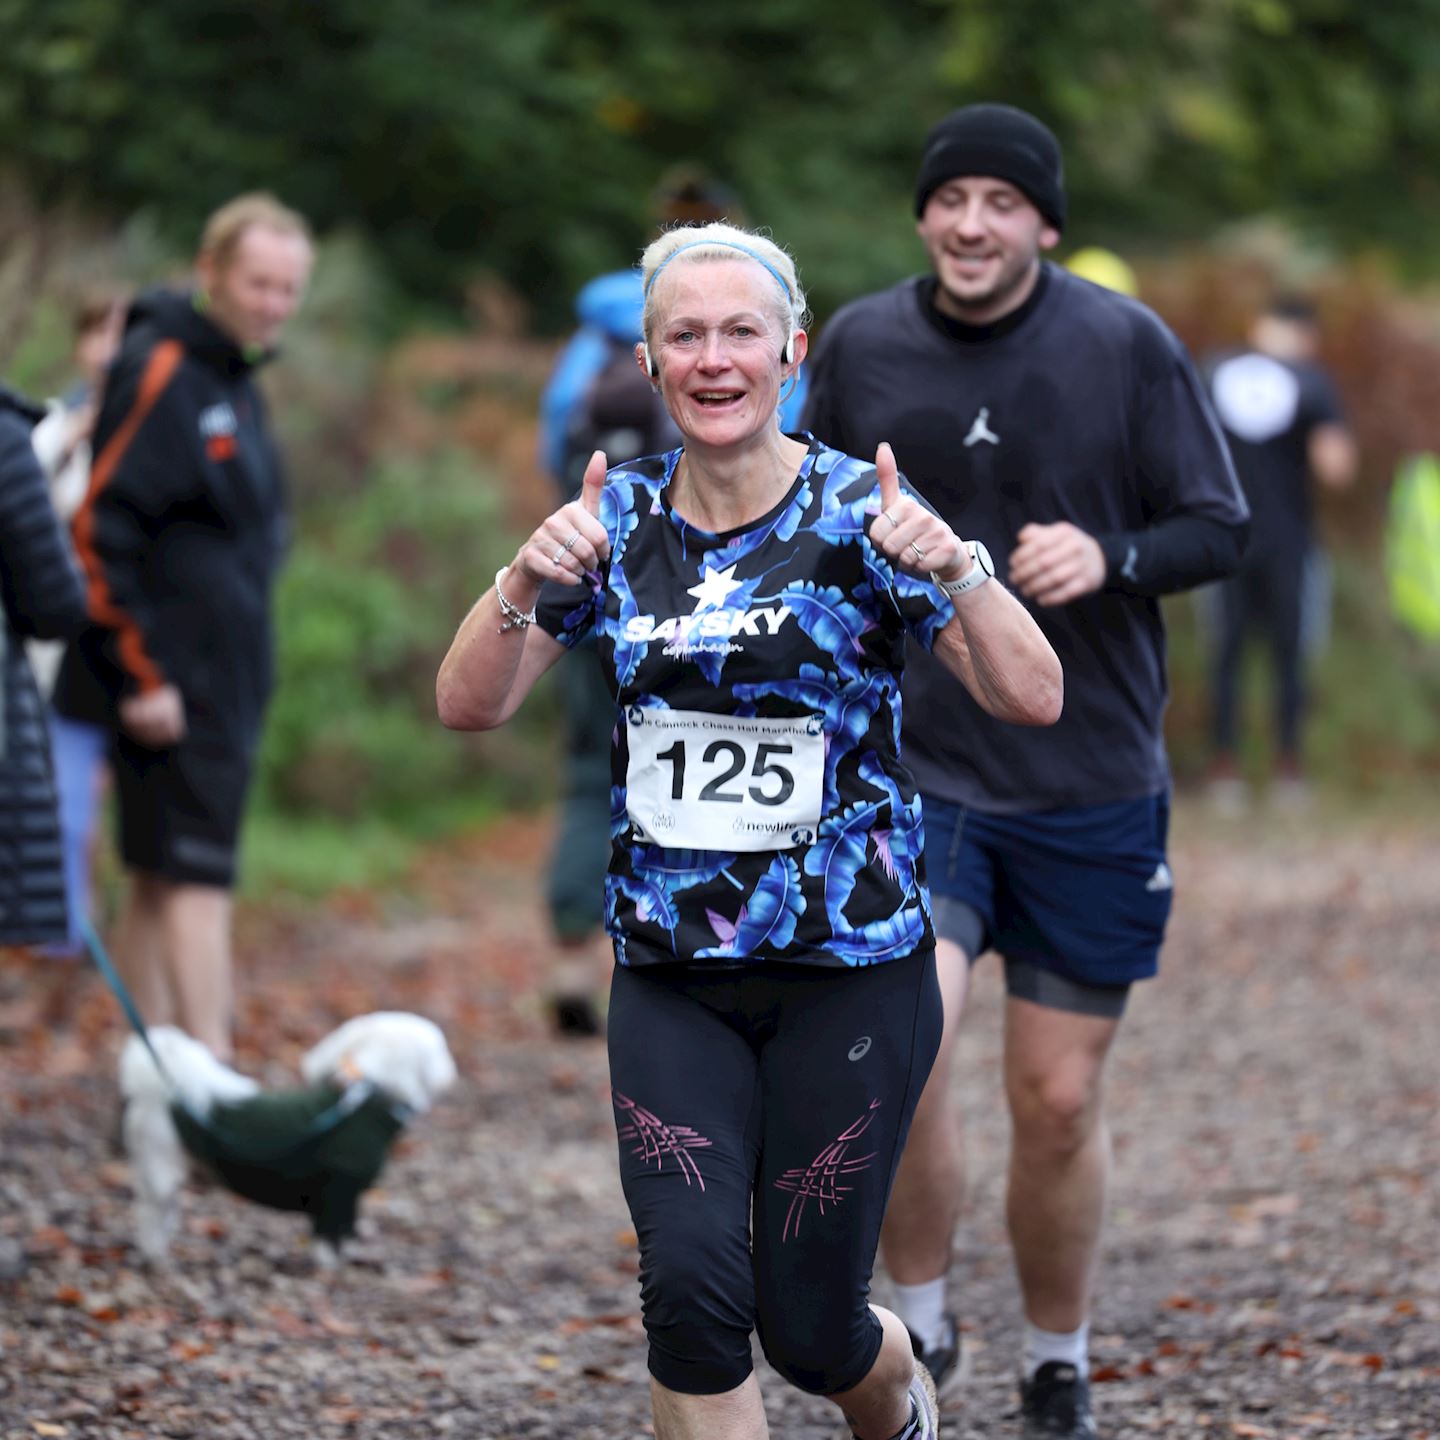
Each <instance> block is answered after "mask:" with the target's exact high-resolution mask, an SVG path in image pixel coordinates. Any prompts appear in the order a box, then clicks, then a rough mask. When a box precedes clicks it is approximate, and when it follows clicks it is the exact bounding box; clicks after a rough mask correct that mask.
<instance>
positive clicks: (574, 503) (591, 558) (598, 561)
mask: <svg viewBox="0 0 1440 1440" xmlns="http://www.w3.org/2000/svg"><path fill="white" fill-rule="evenodd" d="M606 469H607V466H606V463H605V452H604V451H603V450H597V451H596V452H595V453H594V454H593V455H592V456H591V457H590V463H589V464H588V465H587V466H586V467H585V478H584V480H583V482H582V483H581V486H580V495H579V497H578V498H577V499H575V500H571V501H570V502H569V503H568V504H565V505H562V506H561V507H560V508H559V509H558V510H557V511H556V512H555V513H554V514H553V515H551V516H550V518H549V519H548V520H546V521H545V523H544V524H543V525H541V526H540V527H539V529H537V530H536V531H535V533H534V534H533V535H532V536H531V537H530V538H529V539H528V540H527V541H526V542H525V544H524V545H523V546H522V547H521V550H520V553H519V554H518V555H517V556H516V557H515V562H514V565H513V566H512V567H511V568H512V569H518V570H523V571H524V572H525V574H526V575H527V576H529V577H530V579H532V580H533V581H534V582H535V583H536V585H543V584H544V583H545V581H547V580H559V581H560V582H561V583H562V584H565V585H578V584H580V582H581V581H582V580H583V579H584V578H585V576H586V574H587V573H588V572H590V571H594V570H598V569H599V568H600V566H601V565H602V564H603V563H604V562H605V561H606V560H608V559H609V558H610V536H609V534H608V532H607V531H606V529H605V527H604V525H602V524H601V523H600V496H601V495H602V493H603V492H604V490H605V471H606Z"/></svg>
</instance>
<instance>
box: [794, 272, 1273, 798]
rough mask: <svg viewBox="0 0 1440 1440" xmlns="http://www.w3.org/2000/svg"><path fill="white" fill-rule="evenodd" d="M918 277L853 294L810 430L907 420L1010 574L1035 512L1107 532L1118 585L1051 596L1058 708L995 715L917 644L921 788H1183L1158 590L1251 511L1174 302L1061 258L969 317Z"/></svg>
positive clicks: (913, 686) (862, 441) (913, 440)
mask: <svg viewBox="0 0 1440 1440" xmlns="http://www.w3.org/2000/svg"><path fill="white" fill-rule="evenodd" d="M934 284H935V282H934V280H933V279H929V278H926V279H914V280H909V281H906V282H904V283H903V284H900V285H897V286H895V287H894V288H892V289H890V290H886V291H882V292H881V293H879V294H876V295H870V296H867V297H865V298H864V299H861V300H857V301H855V302H854V303H853V304H851V305H848V306H846V307H845V308H844V309H843V310H841V311H840V313H839V314H838V315H836V316H835V318H834V319H833V320H832V321H831V322H830V324H829V325H828V326H827V327H826V329H825V332H824V335H823V336H822V337H821V342H820V345H819V347H818V354H817V356H816V360H815V363H814V365H813V366H812V370H811V391H810V401H809V404H808V406H807V408H806V412H805V423H806V425H807V427H808V428H809V429H812V430H813V431H814V432H815V434H816V435H817V436H818V437H819V438H820V439H821V440H824V441H825V442H826V443H828V444H831V445H835V446H837V447H838V448H840V449H842V450H846V451H848V452H849V453H850V454H852V455H863V456H871V455H874V453H875V447H876V446H877V445H878V444H879V443H880V442H881V441H882V440H888V441H889V442H890V443H891V445H892V446H893V447H894V449H895V455H896V458H897V460H898V461H899V464H900V467H901V469H902V470H903V471H904V472H905V474H906V476H907V478H908V479H909V480H910V482H911V483H912V484H913V485H914V486H915V487H916V489H917V490H918V491H919V492H920V493H921V494H923V495H924V496H925V497H926V498H927V499H928V500H929V501H930V502H931V503H932V504H934V506H935V508H936V509H937V510H939V511H940V513H941V514H943V515H944V516H945V518H946V519H947V520H948V521H949V522H950V523H951V525H953V526H954V527H955V529H956V531H957V532H958V533H959V534H960V535H962V536H963V537H964V538H966V539H976V540H981V541H983V542H984V543H985V545H986V547H987V548H988V549H989V551H990V553H991V555H992V556H993V558H994V560H995V566H996V574H997V575H998V576H999V577H1000V578H1001V579H1002V580H1003V579H1005V577H1006V576H1007V574H1008V571H1009V557H1010V554H1011V552H1012V550H1013V549H1014V547H1015V544H1016V540H1017V536H1018V535H1019V532H1020V530H1021V528H1022V527H1023V526H1025V525H1026V524H1029V523H1031V522H1035V523H1041V524H1048V523H1054V522H1057V521H1069V522H1070V523H1071V524H1074V525H1076V526H1077V527H1079V528H1080V529H1082V530H1084V531H1086V532H1087V533H1088V534H1090V535H1092V536H1094V537H1095V539H1096V540H1097V541H1098V542H1099V544H1100V547H1101V550H1102V552H1103V553H1104V555H1105V557H1106V563H1107V566H1108V567H1109V574H1108V579H1107V583H1106V585H1105V587H1104V588H1103V589H1102V590H1101V591H1100V592H1099V593H1097V594H1094V595H1089V596H1086V597H1084V598H1082V599H1080V600H1077V601H1074V602H1072V603H1071V604H1069V605H1064V606H1059V607H1055V608H1049V609H1047V608H1041V607H1032V613H1033V614H1034V616H1035V619H1036V621H1037V622H1038V623H1039V625H1040V627H1041V629H1042V630H1043V631H1044V632H1045V634H1046V636H1047V637H1048V638H1049V640H1050V642H1051V644H1052V645H1053V646H1054V647H1055V650H1056V652H1057V654H1058V655H1059V657H1060V661H1061V664H1062V665H1063V667H1064V671H1065V706H1064V712H1063V714H1062V715H1061V717H1060V720H1059V722H1058V723H1057V724H1056V725H1054V726H1053V727H1050V728H1047V729H1041V730H1027V729H1022V728H1019V727H1016V726H1013V725H1007V724H1005V723H1004V722H1002V721H998V720H995V719H993V718H992V717H991V716H988V715H986V714H985V713H984V712H983V711H982V710H981V709H980V707H979V706H978V705H976V704H975V702H974V701H973V700H972V699H971V698H970V696H969V694H968V692H967V691H966V690H965V689H964V687H963V686H962V685H961V684H960V683H959V682H958V681H957V680H955V679H954V677H953V676H951V675H950V674H949V672H948V671H946V670H945V669H944V668H943V667H942V666H941V665H940V664H939V663H938V662H937V661H935V660H934V659H933V657H931V656H928V655H923V654H919V653H916V654H915V655H914V656H912V657H909V658H908V659H907V663H906V672H905V691H904V733H903V743H904V753H905V758H906V760H907V761H908V762H909V763H910V765H911V768H912V769H913V771H914V773H915V776H916V779H917V781H918V782H919V785H920V788H921V789H922V790H923V791H925V792H927V793H932V794H937V795H939V796H941V797H943V798H945V799H948V800H952V801H955V802H957V803H960V804H966V805H973V806H975V807H976V808H979V809H982V810H988V811H991V812H994V813H1007V812H1009V813H1013V812H1020V811H1031V810H1043V809H1050V808H1055V807H1060V806H1078V805H1091V804H1104V803H1109V802H1112V801H1119V800H1126V799H1136V798H1139V797H1141V796H1144V795H1149V794H1154V793H1157V792H1158V791H1160V790H1162V789H1163V788H1165V786H1166V785H1167V783H1168V780H1169V770H1168V765H1167V761H1166V757H1165V747H1164V741H1163V737H1162V734H1161V719H1162V716H1163V712H1164V708H1165V701H1166V679H1165V636H1164V626H1163V624H1162V621H1161V616H1160V607H1159V603H1158V600H1157V599H1156V598H1155V597H1156V596H1157V595H1159V594H1161V593H1163V592H1164V591H1166V590H1170V589H1180V588H1183V587H1184V586H1186V585H1193V584H1197V583H1199V582H1201V581H1204V580H1208V579H1212V578H1215V577H1216V576H1218V575H1221V574H1225V573H1227V572H1228V571H1230V570H1232V569H1234V567H1235V565H1236V564H1237V563H1238V560H1239V557H1240V553H1241V549H1242V547H1243V543H1244V536H1245V527H1246V520H1247V511H1246V508H1245V502H1244V499H1243V498H1242V496H1241V494H1240V490H1239V487H1238V485H1237V483H1236V480H1235V474H1234V471H1233V469H1232V467H1231V464H1230V458H1229V454H1228V452H1227V450H1226V447H1225V443H1224V440H1223V439H1222V437H1221V434H1220V431H1219V427H1218V426H1217V425H1216V423H1215V420H1214V417H1213V415H1212V413H1211V411H1210V407H1209V404H1208V402H1207V401H1206V399H1205V396H1204V394H1203V392H1202V390H1201V387H1200V384H1199V381H1198V379H1197V378H1196V375H1195V371H1194V368H1193V366H1192V365H1191V363H1190V360H1189V357H1188V356H1187V355H1186V353H1185V351H1184V348H1183V347H1182V346H1181V345H1180V343H1179V341H1178V340H1176V339H1175V337H1174V336H1173V335H1172V334H1171V333H1170V331H1169V330H1168V329H1167V328H1166V327H1165V325H1164V324H1163V323H1162V322H1161V321H1160V319H1159V318H1158V317H1157V316H1156V315H1154V314H1153V313H1152V312H1151V311H1150V310H1148V309H1147V308H1146V307H1145V306H1143V305H1141V304H1139V303H1137V302H1136V301H1133V300H1129V299H1126V298H1124V297H1122V296H1119V295H1115V294H1113V293H1112V292H1110V291H1107V290H1102V289H1100V288H1099V287H1098V286H1095V285H1091V284H1089V283H1088V282H1086V281H1083V280H1080V279H1078V278H1076V277H1075V276H1073V275H1070V274H1068V273H1067V272H1065V271H1062V270H1058V269H1056V268H1055V267H1053V266H1051V265H1048V264H1046V265H1043V266H1042V268H1041V275H1040V282H1039V283H1038V284H1037V286H1036V288H1035V290H1034V291H1033V292H1032V293H1031V295H1030V296H1029V298H1028V299H1027V300H1026V301H1025V303H1024V304H1023V305H1022V306H1020V307H1019V308H1018V309H1017V310H1015V311H1013V312H1012V313H1011V314H1009V315H1007V316H1005V317H1003V318H1002V319H1001V320H999V321H997V322H996V323H995V324H994V325H990V326H986V327H972V326H964V325H959V324H957V323H955V322H953V321H949V320H947V319H946V318H945V317H943V316H941V315H940V314H939V313H938V312H937V311H936V310H935V308H934V305H933V304H932V298H933V294H934Z"/></svg>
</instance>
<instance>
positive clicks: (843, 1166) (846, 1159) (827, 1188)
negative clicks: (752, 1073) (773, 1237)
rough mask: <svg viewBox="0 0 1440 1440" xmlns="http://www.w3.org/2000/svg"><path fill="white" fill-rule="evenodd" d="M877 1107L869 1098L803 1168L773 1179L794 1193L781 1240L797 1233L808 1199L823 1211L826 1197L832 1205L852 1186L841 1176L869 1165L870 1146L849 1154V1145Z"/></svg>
mask: <svg viewBox="0 0 1440 1440" xmlns="http://www.w3.org/2000/svg"><path fill="white" fill-rule="evenodd" d="M879 1108H880V1102H879V1101H878V1100H872V1101H871V1102H870V1108H869V1110H867V1111H866V1113H865V1114H864V1115H862V1116H861V1117H860V1118H859V1119H858V1120H857V1121H855V1123H854V1124H853V1125H851V1126H850V1127H849V1128H848V1129H847V1130H845V1131H843V1132H842V1133H841V1134H840V1135H838V1136H836V1138H835V1139H834V1140H832V1141H831V1142H830V1143H829V1144H828V1145H827V1146H826V1147H825V1148H824V1149H823V1150H822V1151H821V1152H820V1153H819V1154H818V1155H817V1156H816V1157H815V1158H814V1159H813V1160H812V1161H811V1162H810V1164H809V1165H808V1166H806V1168H805V1169H803V1170H787V1171H786V1172H785V1173H784V1174H783V1175H782V1176H781V1177H780V1178H779V1179H778V1180H777V1181H776V1182H775V1188H776V1189H777V1190H789V1191H791V1192H792V1193H793V1194H794V1196H795V1198H794V1199H793V1200H792V1201H791V1202H790V1209H789V1211H788V1212H787V1213H786V1215H785V1231H784V1233H783V1234H782V1235H781V1237H780V1242H781V1244H784V1242H785V1241H786V1240H788V1239H789V1238H790V1236H791V1235H792V1234H794V1235H796V1236H798V1235H799V1234H800V1222H801V1220H802V1219H804V1217H805V1207H806V1205H808V1204H809V1203H810V1201H812V1200H813V1201H815V1203H816V1204H817V1205H818V1206H819V1207H820V1213H821V1214H822V1215H823V1214H824V1213H825V1205H826V1202H827V1201H828V1202H829V1203H830V1204H831V1205H838V1204H839V1203H840V1200H841V1197H842V1196H844V1195H846V1194H848V1193H849V1192H850V1191H851V1190H853V1189H854V1188H855V1187H854V1186H853V1185H842V1184H841V1183H840V1181H841V1179H842V1178H843V1177H844V1176H847V1175H858V1174H859V1173H860V1172H861V1171H862V1170H868V1169H869V1168H870V1162H871V1161H872V1160H873V1159H874V1158H875V1152H874V1151H873V1150H872V1151H870V1153H869V1154H868V1155H852V1154H851V1153H850V1147H851V1145H853V1144H854V1143H855V1141H856V1140H858V1139H859V1138H860V1137H861V1136H862V1135H863V1134H864V1133H865V1132H866V1131H867V1130H868V1129H869V1128H870V1122H871V1121H872V1120H873V1119H874V1118H875V1112H876V1111H877V1110H878V1109H879Z"/></svg>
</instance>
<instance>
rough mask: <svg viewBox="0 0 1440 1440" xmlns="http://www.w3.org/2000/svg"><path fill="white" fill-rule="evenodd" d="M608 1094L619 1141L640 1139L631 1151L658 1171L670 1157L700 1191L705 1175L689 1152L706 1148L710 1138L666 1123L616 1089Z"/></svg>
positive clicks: (703, 1184)
mask: <svg viewBox="0 0 1440 1440" xmlns="http://www.w3.org/2000/svg"><path fill="white" fill-rule="evenodd" d="M610 1095H611V1098H612V1099H613V1100H614V1102H615V1108H616V1110H618V1111H620V1112H621V1115H620V1117H618V1118H617V1121H616V1128H617V1129H618V1130H619V1132H620V1141H621V1143H622V1144H624V1143H625V1142H626V1141H627V1140H635V1141H638V1142H639V1143H638V1144H636V1145H635V1146H633V1147H632V1149H631V1151H630V1153H631V1154H632V1155H638V1156H639V1157H640V1160H641V1163H642V1164H645V1165H648V1164H649V1163H650V1162H651V1161H652V1160H653V1161H654V1162H655V1168H656V1169H657V1170H663V1169H664V1168H665V1157H666V1156H667V1155H668V1156H670V1158H671V1159H672V1160H674V1162H675V1164H676V1166H677V1167H678V1168H679V1170H680V1173H681V1174H682V1175H683V1176H684V1177H685V1183H686V1184H687V1185H689V1184H690V1182H691V1178H692V1177H693V1178H694V1182H695V1184H697V1185H698V1186H699V1187H700V1188H701V1189H702V1190H703V1189H704V1188H705V1177H704V1176H703V1175H702V1174H701V1173H700V1167H699V1166H698V1165H697V1164H696V1163H695V1159H694V1157H693V1156H692V1155H691V1154H690V1152H691V1151H692V1150H704V1149H706V1148H707V1147H708V1146H709V1145H710V1141H708V1140H707V1139H706V1138H705V1137H704V1136H703V1135H697V1134H696V1133H695V1131H694V1130H692V1129H691V1128H690V1126H688V1125H667V1124H666V1123H665V1122H664V1121H663V1120H661V1119H660V1117H659V1116H658V1115H655V1114H652V1113H651V1112H650V1111H649V1110H647V1109H646V1108H645V1107H644V1106H643V1105H639V1104H637V1103H636V1102H635V1101H634V1100H632V1099H631V1098H630V1097H629V1096H628V1095H622V1094H621V1093H620V1092H619V1091H618V1090H612V1091H611V1092H610Z"/></svg>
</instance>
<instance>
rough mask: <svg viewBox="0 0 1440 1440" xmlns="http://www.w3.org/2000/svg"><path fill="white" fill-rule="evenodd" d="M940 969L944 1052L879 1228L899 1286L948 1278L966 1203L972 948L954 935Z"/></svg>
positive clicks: (942, 944) (939, 953) (941, 954)
mask: <svg viewBox="0 0 1440 1440" xmlns="http://www.w3.org/2000/svg"><path fill="white" fill-rule="evenodd" d="M935 973H936V976H937V977H938V979H939V982H940V998H941V1001H942V1002H943V1004H944V1007H945V1020H944V1028H943V1030H942V1031H941V1035H940V1050H939V1053H938V1054H937V1055H936V1056H935V1064H934V1065H933V1066H932V1067H931V1069H930V1078H929V1080H928V1081H927V1082H926V1084H925V1091H924V1093H923V1094H922V1095H921V1097H920V1103H919V1105H918V1106H916V1109H915V1118H914V1119H913V1120H912V1121H911V1122H910V1135H909V1138H908V1139H907V1140H906V1142H905V1153H904V1154H903V1155H902V1156H901V1157H900V1167H899V1169H898V1170H897V1171H896V1174H895V1185H894V1187H893V1189H892V1190H891V1192H890V1203H889V1205H888V1207H887V1208H886V1211H885V1223H884V1225H883V1227H882V1228H881V1231H880V1253H881V1254H882V1255H883V1257H884V1260H885V1269H886V1270H887V1271H888V1272H889V1275H890V1278H891V1279H892V1280H894V1281H895V1282H896V1283H897V1284H900V1285H919V1284H923V1283H924V1282H925V1281H927V1280H936V1279H940V1278H943V1277H944V1275H945V1273H946V1271H947V1270H949V1268H950V1247H951V1242H952V1240H953V1238H954V1234H955V1226H956V1224H957V1223H958V1222H959V1219H960V1210H961V1207H962V1205H963V1203H964V1190H965V1150H964V1143H963V1142H964V1137H963V1134H962V1128H961V1119H960V1106H959V1103H958V1102H957V1100H956V1098H955V1094H954V1085H953V1081H954V1070H955V1053H956V1050H957V1049H958V1045H957V1041H958V1039H959V1036H960V1017H961V1014H962V1012H963V1010H964V1008H965V998H966V994H967V992H968V990H969V984H970V979H969V977H970V965H969V961H968V959H967V958H966V955H965V952H964V951H963V950H961V949H960V947H959V946H958V945H952V944H951V943H950V942H949V941H948V940H940V941H937V942H936V946H935Z"/></svg>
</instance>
